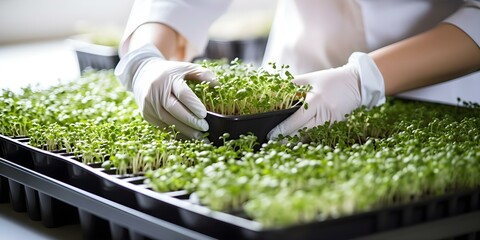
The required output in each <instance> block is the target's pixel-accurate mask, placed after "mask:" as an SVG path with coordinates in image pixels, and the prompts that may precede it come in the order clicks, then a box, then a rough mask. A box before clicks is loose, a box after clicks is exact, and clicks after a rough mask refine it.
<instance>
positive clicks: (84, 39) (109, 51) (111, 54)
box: [67, 35, 120, 72]
mask: <svg viewBox="0 0 480 240" xmlns="http://www.w3.org/2000/svg"><path fill="white" fill-rule="evenodd" d="M67 41H68V43H69V44H70V45H71V46H72V48H73V50H74V51H75V54H76V55H77V60H78V66H79V69H80V72H83V71H85V70H86V69H97V70H101V69H114V68H115V67H116V66H117V64H118V62H119V61H120V57H119V55H118V48H117V47H112V46H104V45H99V44H94V43H91V42H90V41H89V38H88V36H87V35H79V36H75V37H72V38H70V39H68V40H67Z"/></svg>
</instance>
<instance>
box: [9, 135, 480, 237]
mask: <svg viewBox="0 0 480 240" xmlns="http://www.w3.org/2000/svg"><path fill="white" fill-rule="evenodd" d="M27 141H28V139H26V138H19V139H12V138H8V137H4V136H1V135H0V149H1V151H0V154H1V156H0V157H1V159H0V181H1V184H0V186H1V189H0V194H1V195H0V199H5V194H6V192H8V195H9V199H10V202H11V204H12V207H13V208H14V209H15V210H16V211H27V212H28V215H29V216H30V218H32V219H33V220H41V221H42V222H43V223H44V225H45V226H47V227H55V226H60V225H62V224H66V223H72V222H75V221H77V222H80V224H81V226H82V229H83V231H84V236H85V238H87V239H93V238H101V239H110V238H111V239H142V238H146V239H149V238H154V239H156V238H163V239H208V238H219V239H316V238H324V239H350V238H354V237H361V236H369V235H371V234H376V233H382V232H387V231H391V230H399V229H402V228H407V229H408V227H409V226H417V225H420V224H424V223H432V224H434V223H435V222H439V220H444V219H449V218H454V217H461V216H467V215H469V214H471V213H479V210H480V200H479V198H480V188H477V189H474V190H469V191H463V192H459V193H455V194H446V195H444V196H441V197H430V198H428V199H425V200H422V201H416V202H412V203H410V204H402V205H398V206H394V207H388V208H384V209H379V210H373V211H369V212H364V213H359V214H354V215H351V216H347V217H342V218H338V219H328V220H318V221H314V222H311V223H307V224H298V225H293V226H288V227H284V228H264V227H262V226H261V224H259V223H257V222H255V221H252V220H250V219H246V218H244V217H243V216H241V215H236V214H233V213H224V212H218V211H213V210H210V209H208V208H207V207H205V206H200V205H197V204H195V203H192V202H190V201H189V200H188V198H189V196H188V194H187V193H186V192H184V191H178V192H170V193H157V192H154V191H152V190H151V189H149V188H148V187H146V186H145V185H143V179H144V178H143V176H133V175H125V176H117V175H115V174H114V171H106V170H105V169H103V168H101V167H100V166H99V164H90V165H86V164H83V163H81V162H80V161H79V159H76V158H75V157H74V156H71V154H68V153H65V152H64V151H58V152H56V153H52V152H48V151H44V150H41V149H38V148H34V147H31V146H29V145H28V144H27ZM1 176H3V177H1ZM5 181H6V182H7V184H5ZM470 218H471V219H470ZM470 218H469V220H468V221H469V223H470V225H472V221H473V224H474V225H476V226H475V227H476V228H473V229H472V228H469V229H466V228H465V229H466V230H465V231H470V232H472V231H478V230H480V224H478V223H479V222H480V221H477V220H479V218H480V215H478V214H477V215H475V216H474V217H473V218H472V217H471V216H470ZM451 225H452V223H450V226H451ZM447 226H449V225H447ZM464 226H466V225H465V224H458V226H457V225H455V223H453V229H455V230H456V231H457V232H458V230H459V229H462V227H464ZM445 237H452V235H445Z"/></svg>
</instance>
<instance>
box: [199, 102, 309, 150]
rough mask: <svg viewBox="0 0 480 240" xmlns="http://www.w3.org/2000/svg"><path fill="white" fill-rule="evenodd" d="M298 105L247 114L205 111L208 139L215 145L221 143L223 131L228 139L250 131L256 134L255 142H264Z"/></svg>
mask: <svg viewBox="0 0 480 240" xmlns="http://www.w3.org/2000/svg"><path fill="white" fill-rule="evenodd" d="M299 108H300V107H299V106H296V107H292V108H289V109H283V110H278V111H272V112H265V113H258V114H248V115H222V114H218V113H214V112H210V111H209V112H207V117H205V120H207V122H208V125H209V127H210V128H209V129H208V140H210V142H212V143H213V144H214V145H215V146H221V145H223V139H220V137H221V136H222V135H223V134H224V133H228V134H230V137H229V139H237V138H239V137H240V135H242V134H243V135H245V134H248V133H252V134H254V135H255V136H257V142H258V143H260V145H261V144H262V143H265V142H267V141H268V139H267V134H268V132H270V130H272V129H273V128H274V127H275V126H277V125H278V124H279V123H281V122H282V121H283V120H285V119H286V118H288V117H289V116H290V115H292V114H293V113H294V112H295V111H297V110H298V109H299Z"/></svg>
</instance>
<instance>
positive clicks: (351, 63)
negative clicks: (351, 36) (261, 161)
mask: <svg viewBox="0 0 480 240" xmlns="http://www.w3.org/2000/svg"><path fill="white" fill-rule="evenodd" d="M292 81H293V82H295V83H296V84H298V85H307V84H309V85H310V86H311V89H310V91H309V92H308V93H307V96H306V99H305V103H306V104H307V106H308V107H307V109H305V108H303V107H301V108H300V109H299V110H297V111H296V112H295V113H294V114H293V115H292V116H290V117H289V118H287V119H286V120H285V121H283V122H282V123H280V124H279V125H278V126H276V127H275V128H273V129H272V130H271V131H270V132H269V133H268V136H267V137H268V138H269V139H275V138H277V137H278V136H279V135H280V134H281V135H284V136H286V135H292V134H296V133H297V132H298V130H299V129H302V128H304V127H307V128H312V127H314V126H317V125H321V124H324V123H325V122H327V121H328V122H330V123H333V122H334V121H341V120H344V119H345V114H349V113H351V112H352V111H353V110H355V109H356V108H358V107H360V106H362V105H364V106H366V107H367V108H368V109H369V108H372V107H374V106H377V105H380V104H383V103H384V102H385V89H384V82H383V77H382V74H381V73H380V71H379V70H378V68H377V66H376V65H375V62H374V61H373V60H372V59H371V58H370V56H368V55H367V54H365V53H359V52H357V53H353V54H352V55H351V56H350V58H349V60H348V63H347V64H346V65H344V66H342V67H338V68H332V69H327V70H322V71H317V72H312V73H307V74H303V75H299V76H297V77H296V78H295V79H294V80H292Z"/></svg>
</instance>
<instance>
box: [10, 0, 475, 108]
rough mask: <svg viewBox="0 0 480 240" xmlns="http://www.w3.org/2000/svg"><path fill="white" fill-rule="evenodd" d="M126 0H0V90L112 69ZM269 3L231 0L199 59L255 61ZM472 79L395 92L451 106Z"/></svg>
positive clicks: (468, 90)
mask: <svg viewBox="0 0 480 240" xmlns="http://www.w3.org/2000/svg"><path fill="white" fill-rule="evenodd" d="M133 1H134V0H101V1H95V0H82V1H80V0H0V89H1V88H6V87H8V88H10V89H13V90H15V89H18V88H20V87H22V86H26V85H28V84H37V85H38V87H44V86H49V85H51V84H54V83H56V82H57V81H69V80H72V79H75V78H77V77H78V76H79V75H80V73H81V70H83V69H85V68H87V67H89V66H90V67H96V68H112V67H113V66H114V65H115V64H116V62H117V61H118V56H116V54H117V53H116V48H115V47H112V45H113V46H114V45H115V43H116V42H117V41H118V38H120V35H121V33H122V31H123V28H124V26H125V24H126V22H127V19H128V15H129V12H130V8H131V6H132V4H133ZM276 4H277V0H233V3H232V5H231V7H230V9H229V10H228V11H227V12H226V13H225V14H224V15H223V16H222V17H221V18H220V19H218V21H217V22H215V23H214V25H213V26H212V27H211V29H210V33H209V34H210V42H209V44H208V46H207V49H206V52H205V55H204V56H202V57H211V58H220V57H226V58H230V59H231V58H233V57H240V58H242V59H243V60H244V61H246V62H251V63H253V64H254V65H257V66H258V65H259V64H260V63H261V59H262V57H263V53H264V50H265V45H266V42H267V38H268V32H269V30H270V26H271V23H272V19H273V15H274V11H275V6H276ZM92 36H93V37H92ZM92 38H93V39H92ZM67 39H68V41H67ZM85 40H87V41H85ZM92 41H93V44H92ZM102 45H107V46H102ZM479 76H480V74H479V73H476V74H471V75H469V76H466V77H464V78H462V79H460V80H455V81H450V82H446V83H442V84H437V85H435V86H432V87H428V88H424V89H420V90H415V91H410V92H407V93H403V94H401V96H403V97H406V98H412V99H420V100H428V101H435V102H442V103H448V104H456V99H457V97H458V93H459V92H461V93H462V97H463V98H464V99H466V100H470V101H476V102H480V94H478V90H479V89H478V87H472V86H478V78H479ZM475 83H476V84H475Z"/></svg>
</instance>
